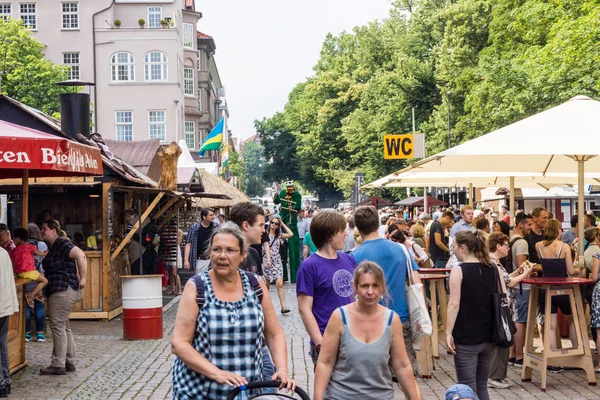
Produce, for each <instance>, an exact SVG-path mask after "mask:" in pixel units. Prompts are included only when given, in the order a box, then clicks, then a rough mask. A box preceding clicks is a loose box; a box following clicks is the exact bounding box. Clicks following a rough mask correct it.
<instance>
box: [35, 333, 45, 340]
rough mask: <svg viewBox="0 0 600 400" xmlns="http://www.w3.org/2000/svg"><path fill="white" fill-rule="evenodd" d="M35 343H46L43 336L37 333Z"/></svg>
mask: <svg viewBox="0 0 600 400" xmlns="http://www.w3.org/2000/svg"><path fill="white" fill-rule="evenodd" d="M37 341H38V342H45V341H46V336H44V334H43V333H38V334H37Z"/></svg>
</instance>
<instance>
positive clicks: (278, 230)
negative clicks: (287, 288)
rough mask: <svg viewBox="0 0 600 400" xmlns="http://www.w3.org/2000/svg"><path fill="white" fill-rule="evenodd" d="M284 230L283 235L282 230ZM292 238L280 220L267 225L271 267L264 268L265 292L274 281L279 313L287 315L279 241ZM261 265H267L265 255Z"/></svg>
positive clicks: (292, 234)
mask: <svg viewBox="0 0 600 400" xmlns="http://www.w3.org/2000/svg"><path fill="white" fill-rule="evenodd" d="M282 228H283V229H285V233H284V232H283V229H282ZM293 236H294V233H293V232H292V230H291V229H290V228H288V227H287V226H286V225H285V224H284V223H283V221H282V220H281V219H279V218H272V219H271V223H270V224H269V248H270V249H271V266H270V267H269V266H267V267H266V268H265V278H266V280H267V290H269V289H271V282H272V281H275V285H276V286H277V296H278V297H279V304H280V305H281V313H282V314H287V313H289V312H290V309H289V308H287V307H286V306H285V293H284V292H283V260H282V257H281V252H280V251H279V250H280V247H281V241H282V240H284V239H289V238H291V237H293ZM263 265H267V259H266V254H265V255H264V259H263Z"/></svg>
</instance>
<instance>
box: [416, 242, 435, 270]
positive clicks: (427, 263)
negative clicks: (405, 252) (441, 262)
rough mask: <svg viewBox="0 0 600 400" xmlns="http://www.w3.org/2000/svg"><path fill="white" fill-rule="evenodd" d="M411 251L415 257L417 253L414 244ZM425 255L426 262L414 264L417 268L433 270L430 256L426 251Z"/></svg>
mask: <svg viewBox="0 0 600 400" xmlns="http://www.w3.org/2000/svg"><path fill="white" fill-rule="evenodd" d="M412 251H413V253H415V255H417V251H416V250H415V245H414V243H413V245H412ZM423 251H425V249H423ZM425 253H426V254H427V260H425V261H421V262H418V261H417V260H415V262H416V263H417V265H418V266H419V268H433V261H431V256H430V255H429V253H427V252H426V251H425Z"/></svg>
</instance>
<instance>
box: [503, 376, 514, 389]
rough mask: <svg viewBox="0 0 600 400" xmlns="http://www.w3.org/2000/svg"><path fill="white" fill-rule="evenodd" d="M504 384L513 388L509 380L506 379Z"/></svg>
mask: <svg viewBox="0 0 600 400" xmlns="http://www.w3.org/2000/svg"><path fill="white" fill-rule="evenodd" d="M502 382H504V383H505V384H507V385H508V387H511V386H512V382H511V381H509V380H508V379H507V378H504V379H502Z"/></svg>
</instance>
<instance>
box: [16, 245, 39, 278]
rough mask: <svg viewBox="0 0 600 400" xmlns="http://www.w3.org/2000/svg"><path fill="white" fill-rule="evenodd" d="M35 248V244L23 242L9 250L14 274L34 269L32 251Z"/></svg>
mask: <svg viewBox="0 0 600 400" xmlns="http://www.w3.org/2000/svg"><path fill="white" fill-rule="evenodd" d="M36 250H37V246H35V245H33V244H31V243H23V244H20V245H18V246H17V247H15V248H14V250H13V251H11V252H10V258H11V260H12V262H13V269H14V270H15V274H17V275H18V274H22V273H23V272H29V271H35V259H34V258H33V253H34V252H35V251H36Z"/></svg>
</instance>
